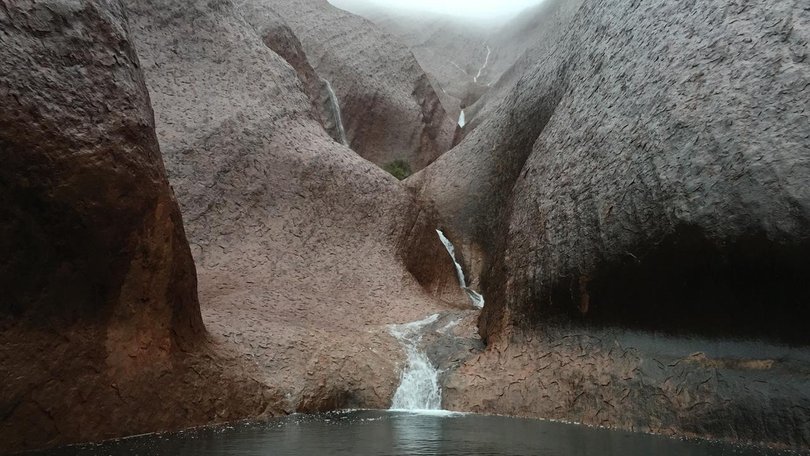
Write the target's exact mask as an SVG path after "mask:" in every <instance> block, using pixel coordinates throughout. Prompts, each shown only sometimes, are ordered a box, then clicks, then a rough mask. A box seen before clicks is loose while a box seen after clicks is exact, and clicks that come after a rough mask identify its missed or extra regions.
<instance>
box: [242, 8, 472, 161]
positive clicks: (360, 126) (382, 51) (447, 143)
mask: <svg viewBox="0 0 810 456" xmlns="http://www.w3.org/2000/svg"><path fill="white" fill-rule="evenodd" d="M255 3H257V4H260V5H266V6H269V7H271V8H273V9H276V11H277V12H278V14H279V15H281V16H282V17H283V18H284V20H285V21H286V22H287V23H288V24H289V26H290V27H291V28H292V30H293V32H294V33H295V34H296V36H298V38H299V39H300V40H301V43H302V44H303V47H304V49H305V51H306V53H307V56H308V57H309V61H310V63H311V64H312V65H313V67H314V68H315V69H316V71H317V72H318V74H319V75H320V76H321V77H323V78H325V79H327V80H328V81H330V83H331V84H332V87H334V90H335V92H336V93H337V97H338V99H339V100H340V107H341V111H342V112H343V123H344V125H345V128H346V134H347V136H348V140H349V144H350V146H351V148H352V149H353V150H355V151H356V152H357V153H358V154H360V155H361V156H362V157H364V158H366V159H368V160H370V161H371V162H373V163H376V164H378V165H381V166H384V165H386V164H389V163H391V162H393V161H395V160H404V161H406V162H408V163H409V164H410V166H411V169H412V170H414V171H416V170H419V169H421V168H423V167H424V166H426V165H427V164H429V163H431V162H433V161H434V160H435V159H436V158H437V157H438V156H440V155H441V154H442V153H444V152H445V151H447V150H448V149H449V148H450V147H451V145H452V141H453V134H454V132H455V125H456V123H455V119H452V118H450V116H448V115H447V113H446V112H445V109H444V107H443V106H442V105H441V103H440V101H439V98H438V96H437V95H436V92H435V91H434V90H433V87H432V85H431V84H430V81H429V79H428V77H427V75H425V73H424V71H423V70H422V68H421V67H419V64H418V63H417V62H416V59H414V57H413V55H412V54H411V52H410V51H409V50H408V49H407V48H406V47H405V46H403V45H402V44H400V43H399V42H398V41H397V40H396V39H395V38H393V37H392V36H390V35H388V34H386V33H384V32H382V31H381V30H379V29H378V28H377V27H376V26H374V25H373V24H372V23H371V22H369V21H367V20H365V19H362V18H360V17H358V16H355V15H352V14H349V13H347V12H345V11H341V10H339V9H337V8H335V7H333V6H331V5H329V4H328V3H327V2H326V0H307V1H298V0H295V1H293V0H255Z"/></svg>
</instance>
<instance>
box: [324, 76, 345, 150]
mask: <svg viewBox="0 0 810 456" xmlns="http://www.w3.org/2000/svg"><path fill="white" fill-rule="evenodd" d="M321 80H322V81H323V82H324V83H325V84H326V90H327V92H329V105H330V107H331V109H332V115H333V116H334V119H335V128H337V130H338V135H339V136H340V143H341V144H343V145H344V146H348V145H349V141H348V140H346V130H345V129H344V128H343V117H342V116H341V114H340V103H338V98H337V95H336V94H335V91H334V90H333V89H332V84H330V83H329V81H327V80H326V79H321Z"/></svg>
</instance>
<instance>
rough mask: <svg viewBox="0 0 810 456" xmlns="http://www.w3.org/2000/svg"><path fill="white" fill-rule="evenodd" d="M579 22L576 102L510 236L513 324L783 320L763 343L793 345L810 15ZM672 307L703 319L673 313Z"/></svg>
mask: <svg viewBox="0 0 810 456" xmlns="http://www.w3.org/2000/svg"><path fill="white" fill-rule="evenodd" d="M583 8H584V9H583V10H582V11H581V13H580V16H579V17H578V19H577V20H576V21H575V24H574V27H573V29H575V30H578V33H577V34H576V35H573V34H572V35H571V36H570V40H567V41H566V42H563V43H561V48H562V49H563V52H565V53H566V54H567V55H568V56H570V60H569V63H568V66H569V70H568V71H569V76H568V83H567V87H568V89H567V91H566V93H565V95H564V96H563V97H562V99H561V100H560V102H559V103H558V104H557V107H556V109H555V110H554V114H553V116H552V118H551V120H550V121H549V123H548V125H546V127H545V128H544V129H543V132H542V134H541V135H540V136H539V137H538V138H537V140H536V142H535V143H534V145H533V148H532V153H531V154H530V156H529V158H528V160H527V162H526V164H525V165H524V167H523V169H522V171H521V173H520V177H519V178H518V179H517V181H516V183H515V187H514V190H513V196H512V201H511V218H510V223H509V228H508V230H507V231H505V232H503V233H501V235H502V236H503V238H504V239H508V241H507V243H508V245H507V247H506V249H505V250H504V251H503V252H502V255H503V258H504V268H505V269H504V270H503V271H502V272H503V274H504V277H508V278H509V280H508V282H501V283H502V284H503V294H501V295H499V296H502V298H501V299H502V301H501V303H502V305H504V307H507V308H513V309H515V310H516V312H515V320H518V321H520V320H522V319H523V318H524V316H529V315H532V316H538V315H542V314H547V313H553V312H555V310H556V309H562V310H564V311H570V310H571V309H572V307H576V308H577V311H578V312H579V313H581V314H584V315H585V316H586V317H587V316H588V315H594V316H597V315H599V314H609V313H615V312H621V308H622V306H632V308H633V309H637V310H639V311H642V309H644V308H645V307H646V309H645V310H644V311H645V312H648V313H649V314H650V316H651V317H653V316H655V314H656V313H657V312H658V311H659V310H664V309H668V308H669V310H668V312H667V313H666V314H665V315H663V317H664V318H666V316H667V315H680V316H681V319H682V320H683V321H684V323H688V322H689V321H694V322H695V323H696V324H706V325H707V326H709V327H711V326H714V325H715V324H720V325H723V326H725V327H734V326H735V324H734V323H733V322H734V321H739V320H742V321H743V323H742V324H743V326H745V327H749V328H752V327H755V326H757V325H758V324H760V323H761V322H762V320H760V318H761V317H768V316H769V315H768V314H769V313H774V314H778V317H780V318H778V321H777V322H774V323H773V324H772V327H771V328H770V332H778V331H779V327H780V325H782V326H785V325H786V326H785V330H789V329H787V328H788V327H791V326H793V325H792V322H795V320H793V319H792V318H791V315H793V317H800V318H801V317H803V316H806V315H807V312H806V310H804V309H805V308H806V306H803V305H802V304H801V303H802V302H806V298H807V297H808V293H807V292H806V291H802V290H803V289H804V288H805V287H803V286H802V285H801V284H800V279H799V277H802V276H806V274H807V272H808V269H807V267H806V266H804V265H803V264H804V262H803V261H802V260H801V258H804V257H805V256H806V252H807V248H808V242H810V187H808V186H807V182H808V177H810V136H808V134H809V133H810V130H809V127H808V125H810V123H808V112H807V108H808V106H810V94H808V93H807V87H808V82H810V79H808V74H810V71H809V70H810V62H809V61H808V60H807V55H806V53H807V41H808V37H810V28H809V27H810V26H809V24H808V19H810V11H809V10H808V9H807V8H806V7H803V6H800V5H799V4H797V3H795V2H790V1H775V2H769V3H768V4H759V5H753V4H748V3H744V4H735V3H732V4H728V3H725V2H710V3H705V2H702V3H700V2H680V3H678V4H673V3H666V2H629V1H628V2H622V3H615V2H613V3H611V4H609V5H608V4H607V3H604V2H589V3H587V4H586V5H585V6H584V7H583ZM553 71H554V70H553V69H548V68H544V67H543V66H542V65H541V67H540V69H539V71H536V72H534V74H533V75H532V76H530V77H531V78H548V77H549V76H550V75H553V74H554V73H553ZM552 77H553V76H552ZM679 301H681V302H684V301H687V302H692V303H693V304H689V305H687V306H686V307H684V308H682V309H678V310H675V309H673V308H672V307H671V306H677V305H678V302H679ZM712 307H716V308H718V309H720V311H718V312H714V311H712V310H709V311H708V312H707V315H704V314H703V313H702V312H701V309H704V308H705V309H712ZM755 308H759V310H754V309H755ZM630 313H634V312H630ZM726 314H727V315H726ZM740 314H742V315H740ZM738 317H741V318H738ZM723 318H728V319H729V320H730V321H731V322H732V323H727V322H726V323H725V324H724V322H723ZM642 319H643V317H642ZM780 322H781V323H780ZM768 324H771V323H768ZM676 326H677V325H676ZM682 329H686V330H689V329H690V328H682ZM739 329H743V328H739ZM483 331H484V333H486V332H487V329H486V326H485V327H484V329H483ZM790 331H793V332H795V334H793V335H795V336H797V337H800V338H801V339H802V340H803V341H804V342H810V339H807V337H806V335H804V334H805V333H804V331H803V329H800V328H793V329H790ZM774 335H778V334H774Z"/></svg>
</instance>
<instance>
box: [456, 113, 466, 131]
mask: <svg viewBox="0 0 810 456" xmlns="http://www.w3.org/2000/svg"><path fill="white" fill-rule="evenodd" d="M464 125H467V120H466V119H465V118H464V110H463V109H462V110H461V114H459V116H458V126H459V127H461V128H464Z"/></svg>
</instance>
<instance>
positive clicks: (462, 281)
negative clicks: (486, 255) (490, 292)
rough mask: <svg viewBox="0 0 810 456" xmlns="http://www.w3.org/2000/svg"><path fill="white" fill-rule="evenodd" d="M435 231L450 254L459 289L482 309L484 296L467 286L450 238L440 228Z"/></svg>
mask: <svg viewBox="0 0 810 456" xmlns="http://www.w3.org/2000/svg"><path fill="white" fill-rule="evenodd" d="M436 233H437V234H438V235H439V239H440V240H441V241H442V244H444V248H445V249H447V253H449V254H450V258H452V259H453V264H454V265H455V267H456V276H457V277H458V283H459V285H460V286H461V289H462V290H464V292H465V293H467V297H468V298H470V301H472V303H473V305H474V306H475V307H477V308H479V309H483V308H484V297H483V296H481V295H480V294H478V293H476V292H475V291H474V290H473V289H471V288H470V287H468V286H467V280H466V279H465V278H464V269H462V268H461V265H460V264H458V261H456V248H455V247H454V246H453V243H452V242H450V239H447V236H445V235H444V233H443V232H442V230H436Z"/></svg>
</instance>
